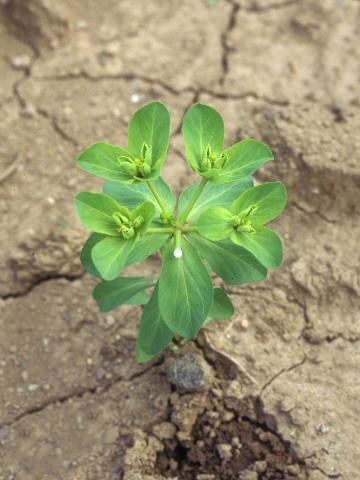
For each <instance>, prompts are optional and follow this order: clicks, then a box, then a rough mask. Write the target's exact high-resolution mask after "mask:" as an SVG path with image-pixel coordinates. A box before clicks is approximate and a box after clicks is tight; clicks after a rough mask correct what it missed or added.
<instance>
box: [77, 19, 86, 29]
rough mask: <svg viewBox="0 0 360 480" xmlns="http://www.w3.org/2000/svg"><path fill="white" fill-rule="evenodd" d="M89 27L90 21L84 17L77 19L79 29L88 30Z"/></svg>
mask: <svg viewBox="0 0 360 480" xmlns="http://www.w3.org/2000/svg"><path fill="white" fill-rule="evenodd" d="M88 27H89V24H88V22H87V21H86V20H84V19H83V18H79V20H77V21H76V28H77V29H78V30H86V29H87V28H88Z"/></svg>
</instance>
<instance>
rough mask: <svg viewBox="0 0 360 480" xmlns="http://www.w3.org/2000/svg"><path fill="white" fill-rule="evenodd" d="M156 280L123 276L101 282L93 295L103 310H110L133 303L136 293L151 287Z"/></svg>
mask: <svg viewBox="0 0 360 480" xmlns="http://www.w3.org/2000/svg"><path fill="white" fill-rule="evenodd" d="M153 284H154V281H153V280H152V279H149V278H145V277H132V278H128V277H121V278H116V279H115V280H112V281H111V282H101V283H99V284H98V285H96V287H95V288H94V291H93V297H94V299H95V301H96V303H97V304H98V306H99V309H100V310H101V311H102V312H109V311H110V310H114V308H116V307H118V306H119V305H122V304H125V303H132V302H133V298H134V296H135V295H137V294H139V293H140V292H142V291H143V290H145V289H146V288H149V287H151V286H152V285H153Z"/></svg>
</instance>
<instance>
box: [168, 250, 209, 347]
mask: <svg viewBox="0 0 360 480" xmlns="http://www.w3.org/2000/svg"><path fill="white" fill-rule="evenodd" d="M174 249H175V244H174V242H169V243H167V244H166V245H165V247H164V250H163V264H162V269H161V275H160V281H159V308H160V312H161V315H162V317H163V319H164V321H165V323H166V324H167V326H168V327H169V328H170V329H171V330H172V331H173V332H175V333H177V334H179V335H181V336H182V337H184V338H186V339H191V338H195V337H196V334H197V332H198V330H199V328H200V327H201V325H202V324H203V323H204V321H205V319H206V317H207V315H208V313H209V310H210V307H211V304H212V300H213V287H212V282H211V278H210V275H209V272H208V270H207V268H206V267H205V266H204V264H203V263H202V261H201V259H200V257H199V255H198V254H197V252H196V250H194V248H193V247H192V246H191V245H190V244H189V243H188V242H187V241H186V240H183V241H182V243H181V249H182V253H183V254H182V256H181V257H180V258H176V257H175V256H174Z"/></svg>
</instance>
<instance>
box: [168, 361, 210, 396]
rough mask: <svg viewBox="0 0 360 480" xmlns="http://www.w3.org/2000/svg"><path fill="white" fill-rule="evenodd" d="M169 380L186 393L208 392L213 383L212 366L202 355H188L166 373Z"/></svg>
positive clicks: (176, 362) (172, 365)
mask: <svg viewBox="0 0 360 480" xmlns="http://www.w3.org/2000/svg"><path fill="white" fill-rule="evenodd" d="M166 374H167V378H168V380H169V381H170V382H171V383H172V384H173V385H175V386H176V387H178V388H179V389H180V390H182V391H185V392H198V391H204V390H206V389H207V388H208V387H209V386H210V385H211V383H212V379H213V378H212V377H213V374H212V371H211V368H210V366H209V365H208V364H207V363H206V362H205V360H204V359H203V358H202V357H201V356H200V355H195V354H193V353H186V354H185V355H184V356H183V357H181V358H179V359H177V360H175V362H173V363H172V364H171V365H170V366H169V367H168V368H167V371H166Z"/></svg>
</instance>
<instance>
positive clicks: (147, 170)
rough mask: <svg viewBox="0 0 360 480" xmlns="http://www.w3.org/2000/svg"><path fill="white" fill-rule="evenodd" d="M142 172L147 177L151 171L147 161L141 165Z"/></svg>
mask: <svg viewBox="0 0 360 480" xmlns="http://www.w3.org/2000/svg"><path fill="white" fill-rule="evenodd" d="M140 172H141V174H142V176H143V177H147V176H148V175H150V173H151V167H150V165H148V164H147V163H143V164H142V166H141V167H140Z"/></svg>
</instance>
